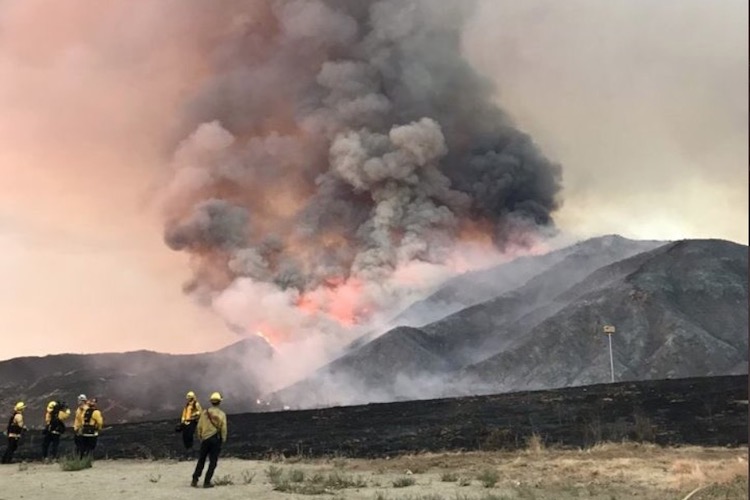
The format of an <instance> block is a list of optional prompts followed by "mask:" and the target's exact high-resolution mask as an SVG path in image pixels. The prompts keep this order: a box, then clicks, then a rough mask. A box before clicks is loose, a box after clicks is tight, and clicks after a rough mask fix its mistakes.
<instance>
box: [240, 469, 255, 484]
mask: <svg viewBox="0 0 750 500" xmlns="http://www.w3.org/2000/svg"><path fill="white" fill-rule="evenodd" d="M253 479H255V472H250V471H249V470H245V471H242V484H251V483H252V482H253Z"/></svg>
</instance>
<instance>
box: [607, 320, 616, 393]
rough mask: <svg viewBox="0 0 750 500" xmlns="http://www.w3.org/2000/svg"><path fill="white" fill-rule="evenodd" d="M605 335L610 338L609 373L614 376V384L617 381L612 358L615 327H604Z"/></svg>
mask: <svg viewBox="0 0 750 500" xmlns="http://www.w3.org/2000/svg"><path fill="white" fill-rule="evenodd" d="M604 333H605V334H606V335H607V338H609V371H610V373H611V374H612V382H614V381H615V361H614V358H613V357H612V334H614V333H615V327H614V326H612V325H604Z"/></svg>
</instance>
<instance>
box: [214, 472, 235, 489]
mask: <svg viewBox="0 0 750 500" xmlns="http://www.w3.org/2000/svg"><path fill="white" fill-rule="evenodd" d="M212 482H213V484H214V486H229V485H232V484H234V478H232V475H231V474H225V475H223V476H219V477H217V478H216V479H214V480H213V481H212Z"/></svg>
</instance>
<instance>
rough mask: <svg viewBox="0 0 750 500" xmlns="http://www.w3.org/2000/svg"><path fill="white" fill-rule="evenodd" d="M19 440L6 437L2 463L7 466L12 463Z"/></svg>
mask: <svg viewBox="0 0 750 500" xmlns="http://www.w3.org/2000/svg"><path fill="white" fill-rule="evenodd" d="M20 440H21V438H18V437H10V436H9V437H8V447H7V448H5V453H4V454H3V460H2V463H4V464H9V463H12V462H13V454H14V453H15V452H16V450H17V449H18V441H20Z"/></svg>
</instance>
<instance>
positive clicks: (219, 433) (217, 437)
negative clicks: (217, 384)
mask: <svg viewBox="0 0 750 500" xmlns="http://www.w3.org/2000/svg"><path fill="white" fill-rule="evenodd" d="M210 401H211V408H207V409H205V410H203V411H202V412H201V416H200V418H199V419H198V439H200V441H201V451H200V455H199V456H198V463H197V464H195V471H194V472H193V481H192V482H191V483H190V486H192V487H194V488H197V487H198V479H200V477H201V474H203V467H204V465H205V464H206V457H208V471H206V477H205V478H204V479H203V487H204V488H213V487H214V485H213V484H211V478H212V477H213V476H214V471H215V470H216V463H217V462H218V460H219V453H220V452H221V445H222V444H223V443H225V442H226V440H227V416H226V414H225V413H224V412H223V411H222V410H221V409H220V408H219V405H220V404H221V394H219V393H218V392H214V393H213V394H211V398H210Z"/></svg>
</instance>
